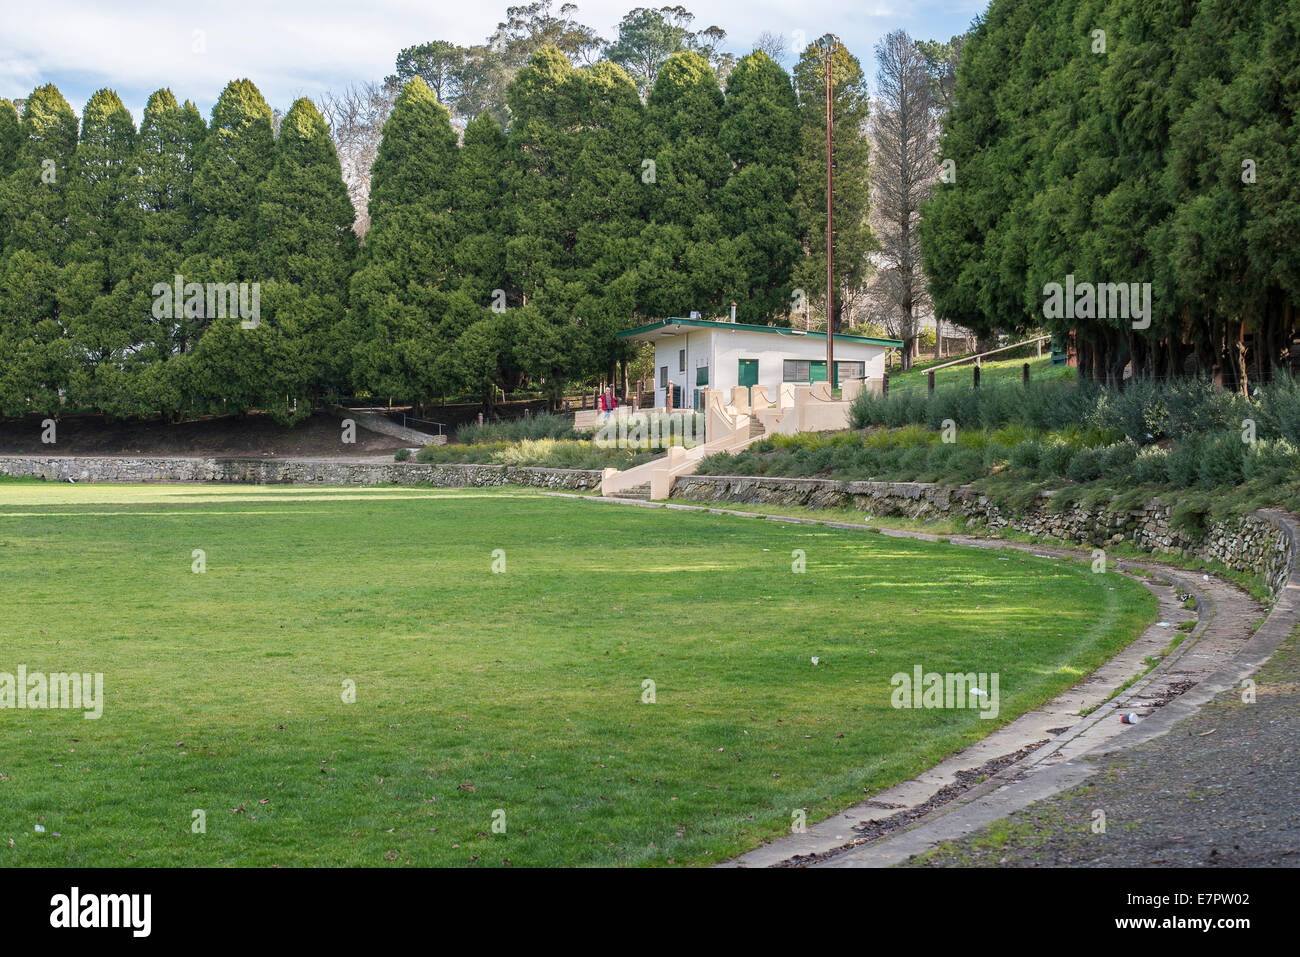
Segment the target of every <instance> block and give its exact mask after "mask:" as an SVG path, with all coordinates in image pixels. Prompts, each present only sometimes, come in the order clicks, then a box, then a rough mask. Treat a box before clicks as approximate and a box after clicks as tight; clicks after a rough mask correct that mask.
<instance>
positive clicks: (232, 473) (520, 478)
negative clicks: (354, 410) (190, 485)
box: [0, 455, 601, 491]
mask: <svg viewBox="0 0 1300 957" xmlns="http://www.w3.org/2000/svg"><path fill="white" fill-rule="evenodd" d="M0 475H11V476H16V477H17V476H28V477H36V478H43V479H46V480H48V481H52V482H66V481H69V480H71V481H74V482H232V483H243V484H248V485H296V484H301V485H345V486H346V485H386V484H396V485H434V486H439V487H447V488H466V487H488V486H494V485H528V486H536V487H538V488H551V489H573V490H579V491H585V490H587V489H593V488H597V487H599V485H600V475H601V473H600V472H599V471H598V470H597V471H587V470H578V469H544V468H531V467H527V466H514V465H424V464H421V463H418V462H348V461H341V460H338V459H251V458H176V457H130V458H126V457H124V458H115V457H90V456H40V457H38V456H25V455H7V456H0Z"/></svg>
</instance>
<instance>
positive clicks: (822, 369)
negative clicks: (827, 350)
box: [781, 359, 826, 382]
mask: <svg viewBox="0 0 1300 957" xmlns="http://www.w3.org/2000/svg"><path fill="white" fill-rule="evenodd" d="M781 381H782V382H825V381H826V360H825V359H786V360H785V361H784V362H783V363H782V365H781Z"/></svg>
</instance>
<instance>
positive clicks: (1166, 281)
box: [921, 0, 1300, 392]
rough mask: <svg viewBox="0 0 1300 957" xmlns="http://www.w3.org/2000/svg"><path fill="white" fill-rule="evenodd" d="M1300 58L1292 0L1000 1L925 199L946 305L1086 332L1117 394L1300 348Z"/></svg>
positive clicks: (1245, 376)
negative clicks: (1137, 382) (1299, 239)
mask: <svg viewBox="0 0 1300 957" xmlns="http://www.w3.org/2000/svg"><path fill="white" fill-rule="evenodd" d="M1297 63H1300V12H1298V10H1297V7H1296V5H1295V4H1294V3H1292V4H1288V3H1286V2H1283V0H1261V2H1260V3H1255V4H1248V5H1242V4H1240V3H1237V2H1234V0H1200V2H1190V0H1189V2H1176V3H1163V4H1151V3H1148V2H1145V0H1067V2H1061V0H993V3H992V4H991V6H990V7H989V10H988V11H987V13H986V14H985V15H984V16H982V17H980V18H978V19H977V21H976V23H975V24H974V26H973V29H972V32H971V34H970V35H969V39H968V40H967V42H966V45H965V48H964V50H963V51H962V58H961V65H960V68H959V69H958V71H957V73H956V84H955V88H954V102H953V105H952V108H951V111H950V112H949V113H948V116H947V121H946V129H945V133H944V136H943V140H942V160H943V162H944V163H945V164H949V165H948V166H947V168H948V171H949V172H950V173H951V178H950V179H949V178H947V177H945V179H946V180H947V181H946V182H944V183H942V184H940V186H939V187H938V188H937V190H936V191H935V193H934V195H933V197H932V198H931V199H930V200H929V201H928V204H926V205H924V206H923V218H922V222H921V227H922V239H921V245H922V252H923V258H924V261H925V265H926V273H927V275H928V277H929V280H930V287H931V292H932V294H933V297H934V302H935V305H936V308H937V310H938V312H939V313H940V314H943V315H945V316H947V317H949V318H951V319H953V320H954V321H956V322H959V323H961V324H963V325H965V326H968V327H970V328H971V329H974V330H976V331H979V332H981V333H987V332H990V331H992V330H995V329H1001V330H1011V329H1027V328H1033V327H1040V326H1043V325H1046V326H1047V327H1048V328H1049V329H1051V330H1052V331H1053V332H1057V333H1062V334H1065V333H1069V332H1073V333H1074V336H1075V339H1076V345H1077V350H1078V359H1079V368H1080V372H1081V374H1082V375H1084V376H1085V377H1089V378H1096V379H1099V380H1102V381H1106V382H1110V383H1119V382H1121V381H1122V380H1121V376H1122V373H1123V370H1124V367H1125V365H1126V364H1128V363H1129V362H1132V369H1133V372H1134V374H1135V375H1137V376H1139V377H1146V378H1163V377H1172V376H1180V375H1185V374H1188V373H1200V374H1217V375H1219V376H1220V377H1221V378H1222V380H1223V381H1225V382H1226V383H1228V384H1230V385H1233V386H1235V387H1237V388H1239V389H1240V390H1241V391H1243V392H1245V391H1248V390H1249V388H1250V382H1251V380H1252V379H1253V378H1255V377H1261V376H1262V377H1265V378H1267V377H1268V376H1269V375H1270V374H1271V369H1272V367H1273V366H1274V365H1281V364H1286V363H1287V362H1288V361H1290V359H1291V355H1290V352H1291V346H1292V343H1293V341H1294V339H1295V337H1296V335H1297V326H1296V311H1295V304H1296V302H1297V299H1300V247H1297V246H1296V244H1295V243H1294V242H1293V241H1292V237H1293V236H1294V234H1295V232H1296V228H1297V225H1298V224H1300V166H1298V163H1300V152H1298V151H1297V142H1298V141H1300V135H1298V134H1300V129H1298V128H1297V124H1296V104H1297V102H1300V99H1298V94H1300V71H1298V70H1297V69H1296V64H1297ZM1103 286H1104V288H1103ZM1072 293H1073V295H1072ZM1063 299H1064V300H1067V301H1062V300H1063ZM1125 300H1127V302H1126V301H1125ZM1135 301H1136V302H1137V303H1138V305H1139V306H1140V308H1139V309H1137V310H1135V309H1134V303H1135ZM1126 305H1127V307H1128V308H1127V309H1125V308H1124V307H1125V306H1126ZM1117 307H1118V308H1117ZM1135 313H1137V314H1135Z"/></svg>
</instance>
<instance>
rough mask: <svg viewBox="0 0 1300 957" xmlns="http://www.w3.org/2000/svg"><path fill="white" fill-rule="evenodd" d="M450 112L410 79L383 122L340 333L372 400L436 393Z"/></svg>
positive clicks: (452, 170) (448, 223)
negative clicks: (366, 217) (344, 334)
mask: <svg viewBox="0 0 1300 957" xmlns="http://www.w3.org/2000/svg"><path fill="white" fill-rule="evenodd" d="M458 159H459V157H458V154H457V146H456V133H455V131H454V130H453V129H452V127H451V118H450V114H449V113H448V112H447V109H446V107H444V106H442V105H441V104H440V103H438V101H437V98H436V97H435V96H434V95H433V93H432V91H431V90H430V89H429V87H428V85H427V84H426V83H425V82H424V80H422V79H420V78H419V77H414V78H412V79H410V80H408V81H407V82H406V83H405V84H404V85H403V87H402V90H401V93H399V94H398V97H397V100H396V102H395V103H394V104H393V112H392V113H391V114H390V116H389V118H388V121H387V122H386V123H385V124H384V137H383V141H382V142H381V143H380V147H379V153H378V155H377V156H376V157H375V165H374V172H373V178H372V181H371V187H370V206H369V212H370V223H371V225H370V231H369V232H368V233H367V234H366V243H365V246H364V248H363V251H362V254H361V257H360V260H359V268H358V269H357V271H356V273H355V274H354V276H353V278H352V285H351V292H350V305H351V311H350V316H349V322H348V327H347V328H348V335H349V337H350V346H351V351H352V356H353V360H354V367H353V368H354V371H353V375H354V384H355V387H356V388H357V389H363V390H367V391H369V392H371V393H372V394H374V395H376V396H378V397H382V398H385V399H387V398H389V397H412V398H419V399H426V398H428V397H430V396H434V395H440V394H442V393H443V391H444V388H445V383H444V382H443V381H442V380H441V379H440V377H439V376H440V371H441V369H440V365H439V361H438V360H439V357H440V356H441V354H442V352H443V350H444V349H445V347H446V343H445V342H443V341H441V340H440V338H439V337H438V336H437V335H436V331H437V327H438V324H439V322H440V321H441V320H442V319H443V317H444V314H445V313H446V309H447V302H448V294H449V291H450V289H451V287H452V285H453V284H454V279H455V263H454V255H453V252H454V249H455V245H456V239H457V237H456V234H455V224H454V216H453V212H452V205H453V196H452V189H453V184H454V182H455V176H456V168H457V163H458Z"/></svg>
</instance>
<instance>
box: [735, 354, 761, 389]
mask: <svg viewBox="0 0 1300 957" xmlns="http://www.w3.org/2000/svg"><path fill="white" fill-rule="evenodd" d="M736 385H743V386H745V387H747V388H748V387H749V386H751V385H758V360H757V359H741V360H740V368H739V369H738V370H737V371H736Z"/></svg>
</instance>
